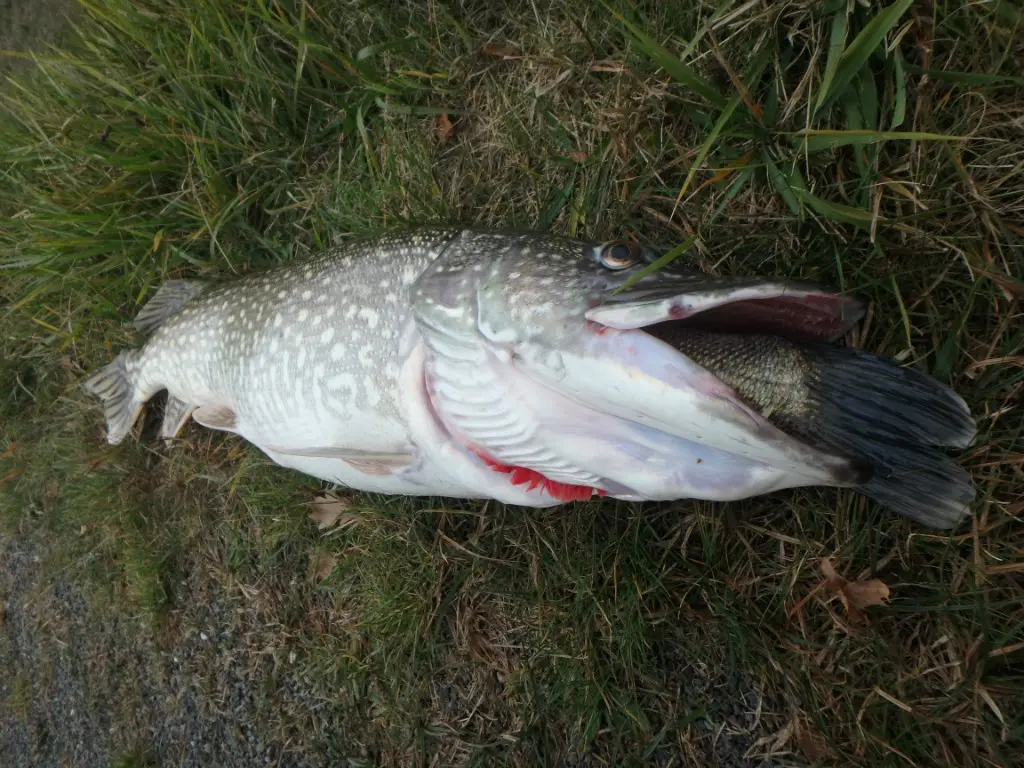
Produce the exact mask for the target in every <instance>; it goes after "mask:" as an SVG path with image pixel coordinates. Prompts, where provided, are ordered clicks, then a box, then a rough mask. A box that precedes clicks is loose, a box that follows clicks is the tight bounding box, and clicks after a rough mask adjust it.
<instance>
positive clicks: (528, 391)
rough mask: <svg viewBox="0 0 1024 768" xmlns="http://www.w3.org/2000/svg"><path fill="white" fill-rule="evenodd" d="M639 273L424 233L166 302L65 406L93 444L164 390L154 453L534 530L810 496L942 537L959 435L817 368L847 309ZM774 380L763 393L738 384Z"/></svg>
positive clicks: (907, 398) (846, 371)
mask: <svg viewBox="0 0 1024 768" xmlns="http://www.w3.org/2000/svg"><path fill="white" fill-rule="evenodd" d="M653 259H654V254H651V253H649V252H647V251H645V250H644V249H642V248H639V247H638V246H636V245H635V244H632V243H622V242H613V243H598V242H591V241H584V240H576V239H569V238H561V237H556V236H551V235H539V234H515V233H503V232H487V231H476V230H462V229H455V228H434V229H423V230H418V231H413V232H407V233H400V234H391V235H384V236H381V237H378V238H371V239H367V240H361V241H355V242H352V243H349V244H346V245H344V246H342V247H340V248H337V249H335V250H333V251H331V252H329V253H326V254H324V255H322V256H320V257H317V258H314V259H311V260H308V261H305V262H300V263H295V264H290V265H287V266H284V267H281V268H278V269H275V270H271V271H269V272H266V273H264V274H260V275H253V276H248V277H245V278H242V279H240V280H236V281H234V282H231V283H228V284H225V285H222V286H219V287H208V286H205V285H203V284H200V283H193V282H189V281H172V282H170V283H167V284H165V285H164V286H163V287H162V288H161V290H160V291H158V292H157V294H156V295H155V296H154V298H153V299H152V300H151V301H150V302H149V303H148V304H147V305H146V306H145V307H144V308H143V310H142V311H141V312H140V313H139V315H138V317H137V318H136V321H135V325H136V327H137V328H138V329H139V330H140V331H142V332H144V333H147V334H149V338H148V340H147V341H146V343H145V344H144V345H143V346H142V347H140V348H138V349H134V350H126V351H124V352H122V353H121V354H120V355H119V356H118V357H117V359H115V360H114V361H113V362H112V363H110V364H109V365H108V366H106V367H105V368H103V369H101V370H100V371H98V372H97V373H95V374H94V375H93V376H92V377H90V378H89V379H88V381H87V382H86V384H85V386H86V388H87V389H89V390H90V391H91V392H93V393H94V394H96V395H97V396H98V397H100V399H101V400H102V401H103V403H104V407H105V411H106V418H107V425H108V440H109V441H110V442H112V443H117V442H119V441H121V440H122V439H123V438H124V437H125V436H126V435H127V434H128V432H129V431H130V430H131V428H132V425H133V424H134V422H135V421H136V419H137V417H138V415H139V413H140V411H141V409H142V407H143V405H144V404H145V402H146V401H148V400H149V399H150V398H151V397H152V396H153V395H154V394H155V393H156V392H158V391H160V390H162V389H166V390H167V391H168V407H167V412H166V414H165V419H164V426H163V430H162V433H163V436H164V437H173V436H174V435H176V434H177V433H178V431H179V430H180V428H181V426H182V425H183V424H184V422H185V421H186V420H187V419H188V418H189V416H191V417H193V418H194V419H195V420H196V421H198V422H199V423H201V424H203V425H205V426H207V427H211V428H215V429H223V430H228V431H231V432H234V433H236V434H238V435H240V436H241V437H243V438H245V439H246V440H248V441H249V442H251V443H253V444H254V445H256V446H258V447H259V448H260V449H261V450H262V451H264V452H265V453H266V454H267V455H268V456H269V457H270V458H271V459H272V460H273V461H275V462H277V463H279V464H281V465H283V466H287V467H291V468H293V469H296V470H299V471H302V472H305V473H307V474H310V475H313V476H315V477H318V478H322V479H325V480H328V481H330V482H335V483H340V484H343V485H347V486H350V487H352V488H355V489H359V490H366V491H377V492H383V493H397V494H413V495H439V496H454V497H462V498H493V499H497V500H499V501H503V502H506V503H512V504H521V505H526V506H534V507H541V506H552V505H556V504H561V503H564V502H566V501H569V500H575V499H588V498H592V497H595V496H610V497H613V498H619V499H625V500H632V501H641V500H646V499H659V500H666V499H680V498H702V499H711V500H731V499H740V498H746V497H749V496H753V495H757V494H761V493H767V492H771V491H775V490H779V489H782V488H792V487H798V486H805V485H831V486H844V487H854V488H857V489H858V490H860V491H862V492H863V493H865V494H866V495H868V496H869V497H871V498H873V499H875V500H876V501H879V502H880V503H881V504H883V505H884V506H887V507H888V508H890V509H892V510H893V511H896V512H897V513H899V514H903V515H905V516H908V517H911V518H913V519H915V520H918V521H919V522H922V523H923V524H925V525H928V526H931V527H950V526H952V525H955V524H956V523H957V522H958V521H959V520H960V519H961V518H962V517H963V516H964V514H966V511H967V510H968V508H969V503H970V500H971V498H972V494H973V492H972V491H971V488H970V481H969V478H968V477H966V475H965V473H963V472H962V470H960V469H959V468H958V467H956V466H955V465H954V464H953V463H952V462H951V460H949V459H948V458H947V457H945V456H944V455H943V454H941V453H939V450H940V449H941V448H942V447H946V446H954V447H962V446H963V445H966V444H967V442H969V440H970V439H971V438H972V437H973V434H974V425H973V422H972V421H971V419H970V414H969V413H968V412H967V410H966V406H964V404H963V402H962V401H961V400H960V399H959V398H958V397H957V396H956V395H955V394H953V393H952V392H951V391H949V390H948V388H945V387H944V386H943V385H941V384H939V383H938V382H935V381H934V380H932V379H929V378H928V377H925V376H923V375H920V374H917V373H916V372H906V371H904V370H903V369H899V368H897V367H896V366H894V365H893V364H891V363H889V362H888V361H884V360H881V359H879V358H875V357H872V356H867V355H864V354H862V353H854V352H853V351H849V354H847V352H848V351H846V350H841V348H839V347H835V346H834V345H832V344H831V341H833V340H834V339H835V338H837V337H838V336H840V335H841V334H842V333H843V332H845V331H846V330H847V329H848V328H849V327H850V326H851V325H852V323H853V322H855V321H856V320H857V319H858V318H859V316H860V312H861V309H860V306H859V304H857V303H856V302H855V301H853V300H851V299H848V298H845V297H841V296H837V295H834V294H831V293H828V292H827V291H824V290H821V289H819V288H816V287H813V286H806V285H802V284H797V283H793V282H787V281H778V280H772V279H763V278H739V279H737V278H731V279H715V278H711V277H709V276H707V275H703V274H700V273H694V272H686V271H682V270H678V269H674V268H663V269H661V270H658V271H656V272H654V273H653V274H649V273H650V272H651V270H650V269H647V267H649V265H650V263H651V262H652V260H653ZM751 331H756V332H757V334H756V338H757V339H760V340H761V341H759V342H758V343H757V344H756V345H755V346H754V347H748V346H745V345H744V344H743V343H740V344H737V339H738V338H740V337H742V339H741V340H743V339H746V338H748V337H749V338H754V337H753V336H749V334H750V332H751ZM716 334H717V335H716ZM745 334H746V335H745ZM765 339H767V340H768V341H765ZM766 345H767V346H766ZM772 345H775V346H772ZM836 350H841V351H836ZM858 354H859V356H857V355H858ZM787 355H788V356H789V357H786V356H787ZM794 355H796V356H797V357H793V356H794ZM837 355H838V357H837ZM797 358H799V359H800V360H803V361H805V362H806V366H804V368H802V369H800V370H797V371H795V373H794V372H793V371H792V370H791V368H790V366H788V364H786V363H782V364H780V365H779V366H777V367H778V368H780V369H782V370H783V371H784V372H785V373H786V376H783V377H781V378H779V379H778V380H777V381H776V380H775V379H770V380H769V381H767V383H765V382H763V381H759V379H758V376H756V375H750V370H751V368H750V365H749V364H748V363H752V364H754V365H764V361H765V360H768V361H771V360H776V359H778V360H788V359H797ZM769 367H770V366H769ZM791 373H792V375H793V376H796V379H793V377H792V376H791V375H790V374H791ZM865 376H866V377H868V379H870V380H873V381H877V382H879V384H878V386H876V387H875V388H874V389H871V388H867V389H865V388H864V387H863V386H862V383H863V381H864V378H863V377H865ZM787 377H788V378H787ZM773 382H774V383H773ZM781 388H785V390H786V395H785V396H781V394H780V393H781ZM793 392H800V393H801V394H800V396H799V397H797V398H795V400H796V401H795V402H793V401H794V396H793V395H792V393H793ZM865 392H867V393H868V394H864V393H865ZM893 400H896V401H899V403H900V404H901V407H900V408H899V409H895V410H894V409H891V408H890V409H882V410H879V408H878V407H876V405H873V403H876V404H877V403H881V402H890V401H893ZM780 403H781V404H782V406H780V405H779V404H780ZM780 408H781V410H782V411H784V413H780ZM873 411H877V412H873ZM780 415H781V417H782V420H780V419H779V417H780ZM882 417H884V418H882ZM908 435H909V436H910V437H908ZM950 473H952V474H950ZM947 474H948V475H949V477H950V478H951V479H949V480H936V478H941V477H945V476H946V475H947Z"/></svg>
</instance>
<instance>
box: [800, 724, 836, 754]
mask: <svg viewBox="0 0 1024 768" xmlns="http://www.w3.org/2000/svg"><path fill="white" fill-rule="evenodd" d="M796 743H797V746H799V747H800V751H801V752H803V753H804V757H806V758H807V759H808V760H810V761H811V762H812V763H815V762H817V761H819V760H821V759H822V758H823V757H828V755H829V748H828V742H827V741H825V737H824V736H822V735H821V734H820V733H818V731H816V730H814V729H813V728H811V727H810V726H808V725H805V724H801V725H800V727H799V728H798V729H797V732H796Z"/></svg>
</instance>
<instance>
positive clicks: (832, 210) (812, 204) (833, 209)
mask: <svg viewBox="0 0 1024 768" xmlns="http://www.w3.org/2000/svg"><path fill="white" fill-rule="evenodd" d="M794 193H795V194H796V196H797V197H798V198H799V199H800V200H801V201H802V202H804V203H806V204H807V206H808V207H809V208H811V209H812V210H813V211H814V212H815V213H817V214H818V215H819V216H821V217H822V218H825V219H829V220H830V221H836V222H840V223H843V224H853V225H855V226H857V227H861V228H863V229H868V228H870V227H871V220H872V216H871V211H865V210H864V209H863V208H855V207H854V206H852V205H844V204H843V203H833V202H831V201H829V200H823V199H822V198H820V197H818V196H817V195H815V194H814V193H813V192H810V191H808V190H806V189H795V190H794ZM879 221H884V219H881V218H880V219H879Z"/></svg>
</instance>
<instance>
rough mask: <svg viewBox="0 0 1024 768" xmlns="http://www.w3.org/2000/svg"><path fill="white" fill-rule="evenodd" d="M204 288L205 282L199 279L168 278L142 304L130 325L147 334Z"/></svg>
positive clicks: (176, 312)
mask: <svg viewBox="0 0 1024 768" xmlns="http://www.w3.org/2000/svg"><path fill="white" fill-rule="evenodd" d="M204 290H206V283H204V282H202V281H200V280H168V281H167V282H166V283H164V284H163V285H161V286H160V288H158V289H157V292H156V293H155V294H153V298H151V299H150V300H149V301H147V302H146V303H145V304H144V305H143V307H142V309H140V310H139V314H137V315H136V316H135V320H134V321H133V322H132V325H134V326H135V330H137V331H138V332H139V333H142V334H145V335H146V336H149V335H150V334H152V333H153V331H155V330H156V329H157V328H159V327H160V326H161V325H163V323H164V321H165V320H167V318H169V317H171V316H173V315H176V314H178V313H179V312H180V311H181V308H182V307H184V306H185V305H186V304H188V303H189V302H190V301H192V299H194V298H195V297H196V296H198V295H199V294H201V293H202V292H203V291H204Z"/></svg>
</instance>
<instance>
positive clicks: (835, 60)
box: [814, 4, 850, 112]
mask: <svg viewBox="0 0 1024 768" xmlns="http://www.w3.org/2000/svg"><path fill="white" fill-rule="evenodd" d="M844 5H845V4H844ZM849 27H850V16H849V14H848V13H847V10H846V8H845V7H843V8H840V9H839V10H838V11H836V15H835V16H833V17H832V31H831V33H830V34H829V38H828V59H827V60H826V61H825V74H824V75H823V76H822V78H821V90H819V91H818V101H817V102H816V103H815V105H814V111H815V112H817V111H818V110H819V109H821V106H822V104H824V103H825V98H826V97H827V96H828V94H829V89H830V88H831V86H832V80H833V79H834V78H835V76H836V68H837V67H838V66H839V59H840V58H841V57H842V55H843V44H844V43H846V32H847V30H848V29H849Z"/></svg>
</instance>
